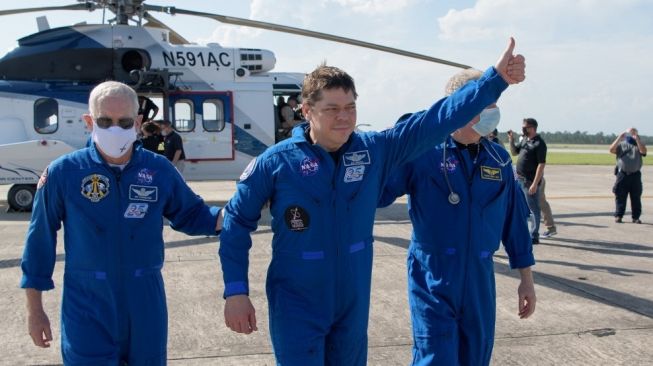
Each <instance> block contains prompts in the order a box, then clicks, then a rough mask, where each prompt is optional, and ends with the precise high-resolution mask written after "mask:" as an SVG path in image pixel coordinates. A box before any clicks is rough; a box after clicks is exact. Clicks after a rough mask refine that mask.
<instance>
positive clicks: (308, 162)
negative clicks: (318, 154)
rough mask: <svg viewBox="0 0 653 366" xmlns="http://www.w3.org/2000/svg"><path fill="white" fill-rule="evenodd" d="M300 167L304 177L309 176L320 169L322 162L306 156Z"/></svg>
mask: <svg viewBox="0 0 653 366" xmlns="http://www.w3.org/2000/svg"><path fill="white" fill-rule="evenodd" d="M299 168H300V170H301V172H302V175H303V176H304V177H308V176H311V175H315V173H317V171H318V170H319V169H320V164H319V162H318V160H317V159H311V158H309V157H305V158H304V160H302V163H301V164H300V166H299Z"/></svg>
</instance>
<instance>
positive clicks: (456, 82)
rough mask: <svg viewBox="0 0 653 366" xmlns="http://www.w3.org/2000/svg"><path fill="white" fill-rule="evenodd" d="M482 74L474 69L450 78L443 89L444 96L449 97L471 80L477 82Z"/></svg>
mask: <svg viewBox="0 0 653 366" xmlns="http://www.w3.org/2000/svg"><path fill="white" fill-rule="evenodd" d="M481 76H483V73H482V72H480V71H479V70H476V69H471V68H470V69H465V70H463V71H460V72H459V73H457V74H456V75H454V76H452V77H451V78H450V79H449V81H447V85H446V86H445V87H444V94H445V95H446V96H449V95H451V94H453V92H455V91H456V90H458V89H460V88H461V87H462V86H463V85H465V84H467V83H468V82H470V81H472V80H478V79H480V78H481Z"/></svg>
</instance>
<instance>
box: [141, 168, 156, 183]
mask: <svg viewBox="0 0 653 366" xmlns="http://www.w3.org/2000/svg"><path fill="white" fill-rule="evenodd" d="M154 174H155V172H153V171H151V170H150V169H147V168H143V169H141V170H139V171H138V175H137V177H138V184H152V182H153V181H154Z"/></svg>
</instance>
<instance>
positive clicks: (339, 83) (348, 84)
mask: <svg viewBox="0 0 653 366" xmlns="http://www.w3.org/2000/svg"><path fill="white" fill-rule="evenodd" d="M324 89H342V90H344V91H345V93H348V92H349V91H351V92H353V93H354V99H356V98H357V97H358V94H357V93H356V86H355V85H354V79H353V78H352V77H351V76H349V74H347V73H346V72H344V71H342V70H340V69H339V68H337V67H333V66H327V65H326V64H322V65H320V66H318V67H317V68H316V69H315V70H313V71H312V72H311V73H310V74H306V77H305V78H304V83H303V85H302V102H303V103H306V104H308V105H314V104H315V103H316V102H318V101H320V99H322V90H324Z"/></svg>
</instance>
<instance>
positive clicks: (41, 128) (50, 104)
mask: <svg viewBox="0 0 653 366" xmlns="http://www.w3.org/2000/svg"><path fill="white" fill-rule="evenodd" d="M58 127H59V103H57V101H56V100H55V99H52V98H39V99H37V100H36V101H35V102H34V130H36V132H38V133H44V134H45V133H54V132H55V131H57V128H58Z"/></svg>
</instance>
